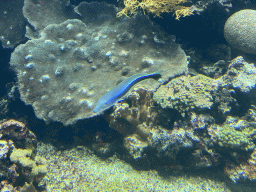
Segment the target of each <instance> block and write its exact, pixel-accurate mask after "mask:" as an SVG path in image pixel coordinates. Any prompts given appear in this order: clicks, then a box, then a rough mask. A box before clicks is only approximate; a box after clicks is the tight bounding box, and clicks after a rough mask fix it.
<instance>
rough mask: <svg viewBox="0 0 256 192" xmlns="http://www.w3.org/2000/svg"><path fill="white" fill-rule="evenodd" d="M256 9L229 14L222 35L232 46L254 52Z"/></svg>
mask: <svg viewBox="0 0 256 192" xmlns="http://www.w3.org/2000/svg"><path fill="white" fill-rule="evenodd" d="M255 26H256V11H255V10H249V9H245V10H241V11H238V12H236V13H235V14H233V15H231V16H230V17H229V19H228V20H227V21H226V23H225V27H224V36H225V39H226V40H227V42H228V43H229V44H230V45H231V46H232V47H234V48H236V49H239V50H241V51H243V52H246V53H250V54H256V46H255V44H256V40H255V39H256V37H255V32H256V27H255Z"/></svg>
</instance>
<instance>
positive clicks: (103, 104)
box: [93, 72, 161, 113]
mask: <svg viewBox="0 0 256 192" xmlns="http://www.w3.org/2000/svg"><path fill="white" fill-rule="evenodd" d="M160 77H161V74H160V72H155V73H152V74H147V73H139V74H136V75H133V76H131V77H129V78H127V79H125V80H124V81H122V82H121V83H120V84H118V85H117V86H116V87H115V88H114V89H112V90H110V91H108V92H107V93H106V94H105V95H104V96H103V97H101V98H100V99H99V101H98V103H97V105H96V107H95V108H94V110H93V112H94V113H98V112H102V111H104V110H106V109H108V108H110V107H112V106H113V105H114V104H115V103H116V102H118V101H120V100H121V99H122V97H123V96H124V95H125V94H126V93H127V92H128V91H129V90H130V89H131V87H132V86H133V85H135V84H136V83H138V82H140V81H142V80H144V79H148V78H154V79H158V78H160Z"/></svg>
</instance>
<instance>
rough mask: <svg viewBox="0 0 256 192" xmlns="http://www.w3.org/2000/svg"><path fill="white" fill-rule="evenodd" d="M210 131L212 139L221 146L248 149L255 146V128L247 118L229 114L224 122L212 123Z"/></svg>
mask: <svg viewBox="0 0 256 192" xmlns="http://www.w3.org/2000/svg"><path fill="white" fill-rule="evenodd" d="M208 131H209V135H211V138H212V140H213V141H214V142H215V143H217V144H218V145H219V146H220V147H225V148H231V149H239V150H246V151H248V150H253V149H254V147H255V144H254V143H253V141H252V140H253V136H254V135H255V129H254V128H253V127H252V126H251V125H250V123H249V122H247V121H245V120H242V119H238V118H232V117H230V116H229V117H227V120H226V122H225V123H224V124H222V125H216V124H215V125H211V127H210V128H209V129H208Z"/></svg>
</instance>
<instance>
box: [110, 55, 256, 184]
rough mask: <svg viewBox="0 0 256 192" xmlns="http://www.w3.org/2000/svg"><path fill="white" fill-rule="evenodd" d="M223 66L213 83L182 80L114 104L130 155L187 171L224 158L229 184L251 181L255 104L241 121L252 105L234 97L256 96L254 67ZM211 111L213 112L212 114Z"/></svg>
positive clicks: (114, 123) (113, 122) (114, 124)
mask: <svg viewBox="0 0 256 192" xmlns="http://www.w3.org/2000/svg"><path fill="white" fill-rule="evenodd" d="M225 66H226V69H224V68H225ZM215 67H216V66H215ZM221 67H222V68H223V70H221V71H216V70H213V71H212V69H209V70H211V71H212V72H211V73H212V76H213V77H215V79H212V78H210V77H207V76H203V75H200V74H198V75H196V76H189V75H187V76H184V75H183V76H180V77H176V78H174V79H172V80H171V81H170V82H169V83H167V84H165V85H161V86H160V87H159V88H158V89H157V90H156V91H155V92H152V91H149V90H148V89H147V88H146V87H137V88H136V89H135V90H134V91H133V92H132V93H131V94H130V95H129V97H128V98H127V99H126V100H125V101H122V102H119V103H118V104H116V105H115V107H114V112H113V113H111V114H110V115H109V116H108V117H107V118H108V122H109V125H110V127H111V128H112V129H115V130H117V131H118V132H119V133H121V134H123V135H124V146H125V148H126V149H127V151H128V153H129V155H130V156H131V157H132V158H133V159H135V160H138V161H140V160H141V161H142V162H144V161H150V160H149V159H151V158H152V156H155V157H156V158H159V160H162V159H168V162H169V166H171V167H173V166H177V165H180V166H181V167H183V168H185V167H190V168H192V167H193V168H202V167H211V166H217V165H219V164H220V163H221V161H222V160H223V159H225V160H224V161H225V163H226V166H225V169H224V171H225V173H226V174H227V175H228V176H229V177H230V179H231V180H233V181H234V182H237V181H238V180H240V179H241V178H243V179H248V178H249V179H250V180H253V178H254V175H255V174H254V167H253V165H252V162H253V160H254V155H253V154H251V152H252V151H254V150H255V143H254V140H255V138H256V129H255V127H256V124H255V119H256V112H255V107H254V106H253V105H251V107H250V108H249V109H247V113H246V114H244V115H243V116H242V114H243V113H239V115H240V116H241V117H234V116H231V115H232V114H234V112H235V111H236V110H235V109H239V108H240V107H244V106H243V105H244V103H246V102H248V101H243V100H241V99H238V101H237V100H236V98H234V97H233V96H232V95H235V93H237V94H240V93H242V94H246V95H251V96H252V95H255V94H254V89H255V84H256V81H255V80H254V79H255V72H254V71H255V67H254V65H253V64H248V63H246V62H245V61H244V59H243V58H242V57H237V58H235V59H234V60H232V61H231V62H230V64H229V65H228V63H225V65H224V64H223V66H221ZM224 72H225V73H224ZM223 73H224V74H223ZM191 95H192V96H191ZM176 100H177V101H176ZM202 101H205V102H202ZM251 102H252V103H253V100H252V101H251ZM248 106H249V105H248ZM212 108H214V111H215V112H213V110H208V109H212ZM182 114H187V115H184V116H183V117H182ZM211 115H213V116H211ZM253 153H254V152H253ZM234 154H235V157H233V156H234ZM250 154H251V155H250ZM181 156H182V163H181V162H180V160H181V159H180V157H181ZM185 156H186V157H187V159H189V161H186V160H185V159H184V157H185ZM250 156H251V157H250ZM220 157H221V158H220ZM241 157H242V158H241ZM232 159H236V160H237V162H236V163H234V162H233V160H232ZM248 162H250V163H248ZM243 170H244V171H243Z"/></svg>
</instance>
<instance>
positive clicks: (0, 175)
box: [0, 119, 47, 191]
mask: <svg viewBox="0 0 256 192" xmlns="http://www.w3.org/2000/svg"><path fill="white" fill-rule="evenodd" d="M36 145H37V139H36V137H35V135H34V133H32V132H31V131H30V130H29V129H28V128H27V127H26V126H25V125H24V123H22V122H19V121H16V120H12V119H11V120H8V121H6V122H3V123H1V124H0V164H1V171H0V179H1V181H2V182H1V185H0V189H1V190H2V191H3V190H7V189H9V190H13V191H22V190H25V189H26V188H31V190H32V189H33V188H34V186H33V184H32V183H34V184H36V183H38V182H39V181H40V180H41V179H42V178H43V177H44V176H45V174H46V172H47V169H46V166H45V164H46V161H45V159H44V158H42V157H39V156H36ZM33 191H35V190H33Z"/></svg>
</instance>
